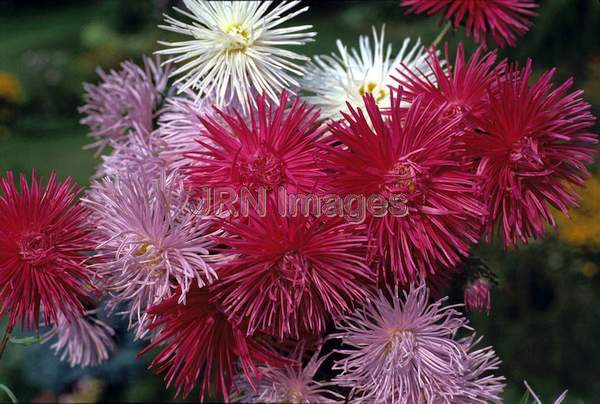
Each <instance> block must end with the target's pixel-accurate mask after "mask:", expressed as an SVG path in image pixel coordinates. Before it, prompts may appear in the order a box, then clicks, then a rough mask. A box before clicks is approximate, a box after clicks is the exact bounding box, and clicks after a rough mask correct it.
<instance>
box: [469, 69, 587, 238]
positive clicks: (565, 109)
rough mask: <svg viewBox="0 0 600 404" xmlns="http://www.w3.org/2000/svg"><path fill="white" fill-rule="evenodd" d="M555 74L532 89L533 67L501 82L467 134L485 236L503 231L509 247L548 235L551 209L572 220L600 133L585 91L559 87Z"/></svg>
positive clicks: (547, 75) (510, 74) (513, 72)
mask: <svg viewBox="0 0 600 404" xmlns="http://www.w3.org/2000/svg"><path fill="white" fill-rule="evenodd" d="M553 75H554V70H551V71H548V72H546V73H544V74H543V75H542V76H541V77H540V78H539V79H538V80H537V81H535V82H534V83H532V84H529V80H530V78H531V61H529V62H528V63H527V65H526V66H525V67H524V68H523V69H522V70H518V69H516V68H512V69H510V71H508V72H507V73H506V76H505V77H504V78H500V79H498V80H497V83H496V89H495V90H494V91H493V92H492V93H491V98H490V107H489V109H488V112H487V113H486V114H485V115H483V116H482V118H481V119H480V122H479V124H478V126H479V128H480V131H478V132H476V133H472V134H471V135H470V136H467V137H466V139H465V143H466V144H468V146H469V150H470V153H471V154H472V155H473V157H476V158H479V159H480V161H479V165H478V168H477V172H478V174H479V175H480V177H481V178H482V195H483V196H484V198H485V203H486V204H487V206H488V211H489V220H488V221H487V226H486V232H487V234H488V235H489V236H491V235H492V234H493V232H494V228H495V226H496V224H497V223H498V224H499V226H498V232H499V233H500V234H501V235H502V238H503V239H504V243H505V245H509V244H513V245H516V244H517V243H518V241H519V240H520V241H522V242H524V243H526V242H527V240H528V239H529V238H532V237H541V236H542V235H543V234H544V226H545V223H549V224H551V225H553V226H555V224H556V222H555V220H554V217H553V216H552V212H551V208H550V207H551V206H553V207H554V208H556V209H558V210H560V211H561V212H563V213H565V214H567V211H568V207H569V206H573V205H575V204H576V202H577V200H578V196H577V193H576V191H575V186H583V185H584V182H585V179H586V178H587V177H588V176H589V173H588V170H587V169H586V167H585V164H586V163H591V162H592V156H593V155H594V153H595V145H596V144H597V143H598V138H597V135H595V134H593V133H591V132H590V128H591V127H592V126H593V125H594V122H595V118H594V116H593V115H592V114H591V113H590V108H591V106H590V104H588V103H587V102H585V101H584V100H583V99H582V98H581V94H582V91H573V92H569V89H570V87H571V86H572V84H573V80H572V79H569V80H567V81H566V82H564V83H563V84H561V85H559V86H557V87H554V86H553V83H552V76H553Z"/></svg>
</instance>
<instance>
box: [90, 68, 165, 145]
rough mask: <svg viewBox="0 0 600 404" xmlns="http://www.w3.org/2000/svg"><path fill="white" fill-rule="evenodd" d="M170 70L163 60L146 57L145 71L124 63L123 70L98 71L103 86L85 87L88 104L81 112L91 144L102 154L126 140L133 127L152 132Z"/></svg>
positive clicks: (91, 85) (92, 85)
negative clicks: (107, 148)
mask: <svg viewBox="0 0 600 404" xmlns="http://www.w3.org/2000/svg"><path fill="white" fill-rule="evenodd" d="M169 71H170V69H169V68H168V67H167V68H165V67H161V66H160V60H159V59H158V58H157V59H154V60H153V59H150V58H144V66H143V68H142V67H140V66H137V65H135V64H133V63H131V62H124V63H123V64H122V65H121V70H119V71H114V70H112V71H110V72H109V73H105V72H104V71H102V70H99V71H98V75H99V76H100V79H101V80H102V81H101V83H100V84H97V85H94V84H85V91H86V94H85V102H86V104H85V105H84V106H83V107H81V108H80V110H79V111H80V112H81V113H83V114H85V115H86V116H85V117H84V118H83V119H82V120H81V123H82V124H84V125H87V126H88V127H89V128H90V130H91V134H90V136H91V137H92V138H93V139H94V140H95V142H94V143H93V144H92V145H91V146H92V147H98V148H99V150H100V151H101V150H102V149H103V148H104V147H105V146H107V145H115V144H119V143H121V142H123V141H124V140H125V139H126V134H127V133H128V132H129V130H131V129H132V128H133V127H134V125H137V126H138V127H139V128H141V129H142V130H143V131H146V132H148V133H149V132H152V130H153V119H154V117H155V112H156V110H157V109H158V107H159V105H160V103H161V101H162V99H163V97H164V91H165V89H166V86H167V79H168V76H169Z"/></svg>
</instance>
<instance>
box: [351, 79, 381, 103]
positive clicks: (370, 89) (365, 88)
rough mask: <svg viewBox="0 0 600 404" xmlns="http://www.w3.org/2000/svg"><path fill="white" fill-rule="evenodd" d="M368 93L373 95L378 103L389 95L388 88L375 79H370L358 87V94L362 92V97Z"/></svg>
mask: <svg viewBox="0 0 600 404" xmlns="http://www.w3.org/2000/svg"><path fill="white" fill-rule="evenodd" d="M367 93H369V94H371V95H373V98H374V99H375V102H377V103H379V102H380V101H381V100H383V99H384V98H386V97H387V96H388V92H387V90H386V89H385V88H383V87H381V86H380V85H379V84H377V83H376V82H374V81H369V82H367V83H365V84H362V85H361V86H360V87H358V94H360V96H361V97H362V96H364V95H365V94H367Z"/></svg>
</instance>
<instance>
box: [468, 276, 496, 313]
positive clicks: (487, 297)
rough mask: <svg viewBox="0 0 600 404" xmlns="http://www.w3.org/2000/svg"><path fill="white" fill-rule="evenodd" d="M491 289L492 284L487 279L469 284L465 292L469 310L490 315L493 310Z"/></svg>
mask: <svg viewBox="0 0 600 404" xmlns="http://www.w3.org/2000/svg"><path fill="white" fill-rule="evenodd" d="M491 288H492V287H491V285H490V282H489V281H488V280H487V279H485V278H478V279H476V280H474V281H470V282H468V283H467V285H466V286H465V290H464V301H465V306H466V307H467V309H469V310H474V311H485V312H487V313H489V312H490V310H491V309H492V296H491Z"/></svg>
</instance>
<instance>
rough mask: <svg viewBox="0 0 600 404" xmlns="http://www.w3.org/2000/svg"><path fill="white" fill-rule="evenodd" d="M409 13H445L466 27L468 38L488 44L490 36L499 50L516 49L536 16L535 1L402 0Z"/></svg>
mask: <svg viewBox="0 0 600 404" xmlns="http://www.w3.org/2000/svg"><path fill="white" fill-rule="evenodd" d="M401 5H402V6H404V7H408V11H407V12H408V13H415V14H423V13H426V14H427V15H433V14H437V13H443V15H444V17H443V18H444V19H446V20H448V21H450V22H452V24H453V25H454V28H457V27H458V26H459V25H461V24H464V25H465V28H466V32H467V36H468V37H470V36H471V35H473V39H474V40H475V42H477V43H482V44H484V45H485V43H486V41H487V36H488V35H491V36H492V38H493V39H494V42H496V43H497V44H498V45H499V46H500V47H504V46H506V45H509V46H515V44H516V42H517V37H520V36H523V35H525V33H526V32H527V31H528V30H529V27H530V26H531V25H532V23H531V21H529V19H530V18H531V17H533V16H535V15H537V13H536V12H535V9H536V8H537V7H538V5H537V4H536V2H535V0H402V2H401Z"/></svg>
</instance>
